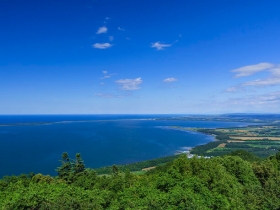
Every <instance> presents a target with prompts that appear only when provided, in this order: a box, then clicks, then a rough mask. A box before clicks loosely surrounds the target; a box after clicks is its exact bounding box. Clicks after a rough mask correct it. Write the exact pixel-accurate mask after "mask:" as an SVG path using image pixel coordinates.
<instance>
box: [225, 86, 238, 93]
mask: <svg viewBox="0 0 280 210" xmlns="http://www.w3.org/2000/svg"><path fill="white" fill-rule="evenodd" d="M239 89H240V87H238V86H232V87H229V88H228V89H226V92H236V91H237V90H239Z"/></svg>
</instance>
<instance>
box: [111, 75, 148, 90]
mask: <svg viewBox="0 0 280 210" xmlns="http://www.w3.org/2000/svg"><path fill="white" fill-rule="evenodd" d="M142 82H143V81H142V79H141V77H138V78H136V79H120V80H117V81H116V83H117V84H118V85H119V86H120V89H122V90H137V89H140V85H141V84H142Z"/></svg>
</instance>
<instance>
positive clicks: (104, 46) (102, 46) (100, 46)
mask: <svg viewBox="0 0 280 210" xmlns="http://www.w3.org/2000/svg"><path fill="white" fill-rule="evenodd" d="M92 46H93V47H94V48H97V49H107V48H110V47H112V46H113V45H112V44H110V43H95V44H94V45H92Z"/></svg>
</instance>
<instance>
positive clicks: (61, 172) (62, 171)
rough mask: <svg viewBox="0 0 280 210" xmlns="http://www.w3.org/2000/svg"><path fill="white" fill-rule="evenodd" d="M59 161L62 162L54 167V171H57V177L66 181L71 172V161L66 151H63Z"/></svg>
mask: <svg viewBox="0 0 280 210" xmlns="http://www.w3.org/2000/svg"><path fill="white" fill-rule="evenodd" d="M61 163H62V165H61V166H60V167H58V168H57V169H56V171H57V173H58V177H59V178H61V179H64V180H66V181H69V180H70V176H71V172H72V163H71V161H70V158H69V156H68V153H67V152H64V153H63V154H62V160H61Z"/></svg>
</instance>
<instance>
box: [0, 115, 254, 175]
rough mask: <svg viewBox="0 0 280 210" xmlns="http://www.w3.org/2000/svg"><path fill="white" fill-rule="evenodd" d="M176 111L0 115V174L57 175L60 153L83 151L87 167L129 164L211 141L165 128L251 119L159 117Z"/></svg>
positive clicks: (222, 124)
mask: <svg viewBox="0 0 280 210" xmlns="http://www.w3.org/2000/svg"><path fill="white" fill-rule="evenodd" d="M172 116H175V117H176V116H178V115H2V116H0V144H1V146H0V154H1V158H0V168H1V171H0V177H2V176H4V175H12V174H14V175H19V174H21V173H29V172H35V173H42V174H50V175H56V171H55V169H56V167H58V166H60V159H61V154H62V153H63V152H68V153H69V155H70V157H72V158H74V157H75V154H76V153H81V155H82V158H83V159H84V162H85V165H86V167H90V168H97V167H101V166H108V165H112V164H128V163H133V162H138V161H142V160H148V159H152V158H157V157H163V156H169V155H173V154H175V153H176V152H178V151H182V150H185V149H186V148H189V147H194V146H197V145H200V144H206V143H208V142H210V141H213V137H212V136H207V135H204V134H200V133H195V132H184V131H179V130H175V129H169V126H185V127H203V128H217V127H236V126H246V125H248V124H249V123H239V122H209V121H208V122H207V121H203V122H200V121H199V122H198V121H183V120H182V121H179V120H166V119H162V120H161V119H160V118H166V117H172Z"/></svg>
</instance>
